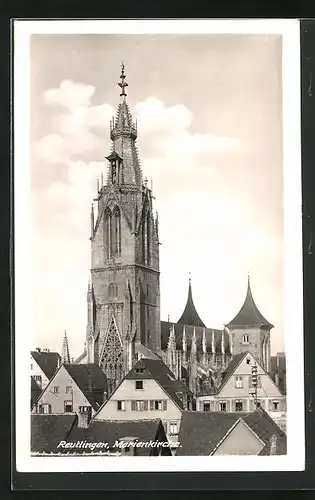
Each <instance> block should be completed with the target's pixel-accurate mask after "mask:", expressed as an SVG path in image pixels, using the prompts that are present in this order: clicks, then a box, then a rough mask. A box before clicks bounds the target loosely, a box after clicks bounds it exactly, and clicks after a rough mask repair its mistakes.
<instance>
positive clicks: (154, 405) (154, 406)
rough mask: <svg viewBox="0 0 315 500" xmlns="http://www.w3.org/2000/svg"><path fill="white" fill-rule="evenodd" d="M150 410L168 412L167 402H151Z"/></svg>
mask: <svg viewBox="0 0 315 500" xmlns="http://www.w3.org/2000/svg"><path fill="white" fill-rule="evenodd" d="M150 410H163V411H164V410H167V401H166V400H151V401H150Z"/></svg>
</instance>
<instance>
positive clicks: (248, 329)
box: [226, 276, 273, 372]
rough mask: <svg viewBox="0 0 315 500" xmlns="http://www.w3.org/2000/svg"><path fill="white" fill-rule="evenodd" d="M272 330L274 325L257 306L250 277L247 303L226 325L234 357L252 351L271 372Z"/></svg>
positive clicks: (245, 302)
mask: <svg viewBox="0 0 315 500" xmlns="http://www.w3.org/2000/svg"><path fill="white" fill-rule="evenodd" d="M272 328H273V325H272V324H271V323H269V321H267V320H266V318H264V316H263V315H262V314H261V312H260V311H259V309H258V307H257V306H256V303H255V301H254V298H253V294H252V290H251V285H250V278H249V276H248V282H247V293H246V297H245V301H244V303H243V305H242V307H241V309H240V310H239V312H238V313H237V315H236V316H235V317H234V318H233V319H232V321H230V323H228V324H227V325H226V329H227V331H228V332H229V334H230V336H231V339H232V343H233V355H234V354H238V353H240V352H245V351H250V352H251V353H252V355H253V356H254V357H255V358H256V359H257V360H258V361H259V363H260V364H261V365H262V366H263V368H264V369H265V370H266V371H267V372H270V371H271V348H270V331H271V329H272Z"/></svg>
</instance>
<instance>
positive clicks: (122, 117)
mask: <svg viewBox="0 0 315 500" xmlns="http://www.w3.org/2000/svg"><path fill="white" fill-rule="evenodd" d="M120 79H121V82H120V83H118V85H119V86H120V87H121V89H122V91H121V94H120V96H121V98H122V101H121V102H120V104H119V105H118V110H117V114H116V118H115V119H114V120H113V121H111V123H110V138H111V140H112V141H113V152H112V155H115V154H117V155H118V156H119V158H121V160H122V169H121V171H120V172H118V171H119V170H120V167H121V165H119V164H118V163H117V162H116V161H115V160H114V159H113V160H110V161H111V172H112V175H109V177H108V182H112V183H115V182H116V175H118V173H119V175H118V177H119V181H120V183H121V184H127V185H134V186H137V187H139V188H140V187H141V186H142V172H141V167H140V161H139V158H138V151H137V148H136V144H135V142H136V139H137V135H138V134H137V126H136V124H135V123H134V122H133V119H132V116H131V113H130V111H129V108H128V105H127V102H126V96H127V94H126V92H125V88H126V87H127V86H128V84H127V83H126V81H125V79H126V75H125V67H124V64H122V69H121V75H120ZM107 159H108V160H109V157H107ZM113 168H114V175H113Z"/></svg>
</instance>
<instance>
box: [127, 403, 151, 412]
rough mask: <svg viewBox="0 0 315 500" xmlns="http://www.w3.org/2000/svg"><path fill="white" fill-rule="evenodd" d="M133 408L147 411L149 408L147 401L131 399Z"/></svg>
mask: <svg viewBox="0 0 315 500" xmlns="http://www.w3.org/2000/svg"><path fill="white" fill-rule="evenodd" d="M131 409H132V410H133V411H146V410H147V409H148V402H147V401H131Z"/></svg>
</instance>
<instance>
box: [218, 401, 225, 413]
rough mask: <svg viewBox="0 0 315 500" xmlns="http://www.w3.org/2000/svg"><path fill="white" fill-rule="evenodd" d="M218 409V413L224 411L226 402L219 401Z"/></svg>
mask: <svg viewBox="0 0 315 500" xmlns="http://www.w3.org/2000/svg"><path fill="white" fill-rule="evenodd" d="M219 408H220V411H226V401H220V403H219Z"/></svg>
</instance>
